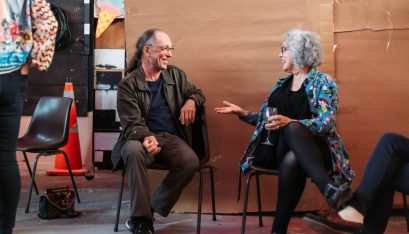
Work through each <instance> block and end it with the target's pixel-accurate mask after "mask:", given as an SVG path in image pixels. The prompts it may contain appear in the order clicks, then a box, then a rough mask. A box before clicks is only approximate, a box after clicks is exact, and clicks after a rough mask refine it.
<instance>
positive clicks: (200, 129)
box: [114, 106, 216, 234]
mask: <svg viewBox="0 0 409 234" xmlns="http://www.w3.org/2000/svg"><path fill="white" fill-rule="evenodd" d="M197 116H198V118H196V121H195V122H194V123H193V124H192V134H193V135H192V140H193V142H192V148H193V150H194V151H195V153H196V155H197V156H198V157H199V161H200V167H199V170H198V172H199V193H198V202H197V227H196V233H198V234H200V226H201V215H202V195H203V173H204V172H206V170H208V171H209V174H210V190H211V196H212V215H213V216H212V220H213V221H216V203H215V192H214V175H213V171H214V169H215V168H214V167H213V166H211V165H208V164H207V163H208V162H209V160H210V152H209V140H208V133H207V122H206V113H205V107H204V106H203V107H201V108H199V109H198V110H197ZM148 169H153V170H169V168H167V167H166V166H164V165H162V164H157V163H153V164H151V165H149V167H148ZM125 174H126V173H125V169H124V168H123V169H122V178H121V188H120V191H119V198H118V204H117V210H116V218H115V226H114V231H115V232H117V231H118V222H119V216H120V211H121V202H122V193H123V190H124V181H125Z"/></svg>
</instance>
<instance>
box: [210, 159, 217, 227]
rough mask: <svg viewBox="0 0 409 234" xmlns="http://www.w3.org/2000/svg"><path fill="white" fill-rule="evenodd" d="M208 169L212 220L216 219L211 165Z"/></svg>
mask: <svg viewBox="0 0 409 234" xmlns="http://www.w3.org/2000/svg"><path fill="white" fill-rule="evenodd" d="M209 171H210V192H211V194H212V214H213V217H212V220H213V221H216V198H215V195H214V175H213V167H210V168H209Z"/></svg>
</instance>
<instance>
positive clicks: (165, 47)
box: [146, 45, 175, 52]
mask: <svg viewBox="0 0 409 234" xmlns="http://www.w3.org/2000/svg"><path fill="white" fill-rule="evenodd" d="M146 46H148V47H156V48H158V49H159V52H162V51H164V50H166V52H171V51H174V50H175V48H173V47H169V46H156V45H146Z"/></svg>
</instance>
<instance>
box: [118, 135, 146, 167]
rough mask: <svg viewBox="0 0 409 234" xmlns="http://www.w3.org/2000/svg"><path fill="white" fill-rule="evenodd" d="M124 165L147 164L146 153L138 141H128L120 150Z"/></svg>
mask: <svg viewBox="0 0 409 234" xmlns="http://www.w3.org/2000/svg"><path fill="white" fill-rule="evenodd" d="M122 158H123V159H124V162H125V165H127V167H128V166H131V165H135V164H147V163H148V162H147V153H146V151H145V148H144V147H143V145H142V143H141V142H140V141H128V142H127V143H125V145H124V147H123V150H122Z"/></svg>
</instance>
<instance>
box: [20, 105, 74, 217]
mask: <svg viewBox="0 0 409 234" xmlns="http://www.w3.org/2000/svg"><path fill="white" fill-rule="evenodd" d="M71 104H72V99H71V98H67V97H42V98H41V99H40V100H39V101H38V103H37V106H36V108H35V110H34V113H33V116H32V118H31V121H30V125H29V127H28V130H27V132H26V134H25V135H24V136H23V137H21V138H19V139H18V143H17V150H18V151H22V152H23V155H24V160H25V162H26V165H27V169H28V172H29V174H30V176H31V183H30V190H29V193H28V200H27V206H26V210H25V212H26V213H28V211H29V208H30V200H31V194H32V191H33V186H34V187H35V190H36V193H37V195H38V189H37V185H36V184H35V179H34V178H35V173H36V169H37V163H38V159H39V158H40V157H41V156H52V155H56V154H63V155H64V158H65V162H66V163H67V168H68V171H69V174H70V178H71V182H72V186H73V188H74V191H75V195H76V196H77V201H78V203H81V201H80V198H79V196H78V191H77V186H76V185H75V181H74V177H73V175H72V171H71V166H70V162H69V161H68V157H67V154H66V153H65V152H64V151H63V150H60V149H59V148H60V147H63V146H65V145H66V144H67V142H68V131H69V129H68V128H69V119H70V110H71ZM27 152H29V153H36V154H37V156H36V157H35V160H34V167H33V171H31V167H30V164H29V162H28V158H27Z"/></svg>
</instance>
